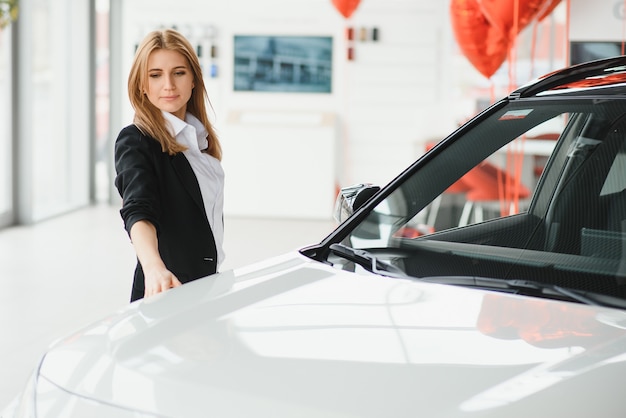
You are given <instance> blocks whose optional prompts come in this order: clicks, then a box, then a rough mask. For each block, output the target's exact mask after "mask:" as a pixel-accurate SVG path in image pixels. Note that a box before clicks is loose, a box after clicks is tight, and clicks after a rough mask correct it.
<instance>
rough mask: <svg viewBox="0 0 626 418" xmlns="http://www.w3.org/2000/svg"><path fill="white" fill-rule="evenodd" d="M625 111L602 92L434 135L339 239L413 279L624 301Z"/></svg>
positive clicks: (498, 114)
mask: <svg viewBox="0 0 626 418" xmlns="http://www.w3.org/2000/svg"><path fill="white" fill-rule="evenodd" d="M625 114H626V103H624V101H619V100H607V98H606V97H603V98H602V100H599V99H597V100H593V99H578V98H567V99H563V98H560V99H558V100H557V99H554V98H539V99H533V100H530V99H528V100H518V101H515V102H512V103H508V104H507V105H506V106H504V107H501V108H500V109H498V110H494V111H492V112H488V113H487V114H486V115H485V116H482V117H481V118H480V119H477V120H476V121H474V122H473V123H471V124H469V125H468V126H466V127H464V128H463V129H460V130H459V131H458V132H457V133H455V134H454V135H452V136H451V137H449V138H447V139H446V140H445V141H442V143H440V144H436V145H435V144H428V145H427V147H428V148H431V147H433V146H434V148H433V149H432V151H431V152H430V154H428V155H426V156H425V157H423V158H421V159H420V160H419V161H418V162H417V163H416V164H415V165H414V166H413V167H411V169H410V170H408V171H407V172H406V173H405V174H403V175H402V176H400V177H399V179H397V181H396V182H394V183H392V184H393V187H394V189H393V190H392V191H391V192H389V189H385V190H383V191H382V192H381V194H382V195H387V197H386V198H385V199H384V200H382V201H380V202H379V203H378V204H377V205H376V206H375V208H373V210H371V211H370V212H369V214H368V215H367V216H366V217H365V218H364V219H363V221H361V222H360V223H358V225H356V226H355V227H354V228H353V229H352V230H351V231H350V232H349V234H348V235H347V236H345V238H344V239H343V240H342V241H341V243H342V244H343V245H344V246H345V247H350V248H352V249H356V250H365V251H364V252H363V253H365V252H366V253H367V254H368V255H371V256H373V257H375V258H376V260H377V261H381V262H384V263H386V264H389V265H392V266H393V267H394V269H396V270H400V271H402V273H403V274H405V275H408V276H412V277H416V278H425V277H430V278H432V277H435V276H474V277H488V278H495V279H505V280H532V281H538V282H541V283H548V284H552V285H557V286H564V287H567V288H570V289H579V290H582V291H592V292H599V293H602V294H605V295H611V296H617V297H620V298H623V297H624V296H625V295H626V292H625V289H626V265H624V262H626V256H624V255H623V253H622V251H623V249H624V248H626V247H624V246H623V243H624V240H625V237H626V235H625V234H626V223H625V221H626V191H625V189H626V134H625V133H626V118H624V115H625ZM329 259H332V260H331V261H332V262H333V264H335V265H339V266H340V267H341V268H344V269H352V270H355V269H358V266H357V267H355V263H354V261H355V260H354V259H352V260H350V259H346V258H345V257H344V258H343V259H342V258H341V257H338V258H333V255H332V254H331V256H330V257H329ZM394 271H395V270H394Z"/></svg>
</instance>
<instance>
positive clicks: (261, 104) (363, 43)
mask: <svg viewBox="0 0 626 418" xmlns="http://www.w3.org/2000/svg"><path fill="white" fill-rule="evenodd" d="M111 4H112V6H111V7H112V26H111V27H112V28H116V30H117V31H118V33H117V34H116V35H114V38H113V39H116V38H117V39H118V42H119V45H112V53H114V50H115V48H119V50H120V51H121V54H120V55H121V57H120V65H119V67H117V69H119V72H118V73H117V74H112V77H113V80H117V83H118V84H119V85H118V86H117V87H116V86H112V89H116V88H117V89H118V91H119V89H123V91H124V93H123V94H121V95H120V97H119V101H120V102H119V103H115V102H112V104H111V111H112V112H118V114H117V115H115V114H114V115H113V118H112V120H113V121H116V122H115V123H117V124H118V125H119V126H112V127H111V131H112V132H117V131H119V128H120V127H121V126H123V125H125V124H127V123H129V121H130V120H131V118H132V110H131V109H130V108H129V105H128V101H127V98H126V92H125V88H126V85H125V82H126V75H127V72H128V68H129V67H130V62H131V60H132V57H133V53H134V48H135V46H136V44H137V43H138V42H139V40H140V39H141V38H142V37H143V36H144V35H145V34H146V33H147V32H149V31H150V30H152V29H155V28H158V27H160V26H167V27H171V26H175V27H176V28H177V29H179V30H181V31H182V32H183V33H185V34H186V35H187V36H188V37H189V38H190V39H191V40H192V42H194V43H195V44H197V45H200V46H201V52H202V57H201V59H202V62H203V64H204V67H205V76H206V83H207V89H208V92H209V96H210V100H211V103H212V105H213V108H214V115H213V117H214V121H215V123H216V126H217V129H218V132H219V133H220V135H221V140H222V142H223V146H224V151H225V153H224V161H223V163H224V167H225V169H226V175H227V183H226V186H227V193H226V213H227V215H242V216H255V215H258V216H287V217H307V218H310V217H329V216H330V213H331V211H332V204H333V201H334V197H335V194H336V189H337V188H338V187H341V186H345V185H349V184H352V183H355V182H372V183H377V184H384V183H386V182H388V181H389V180H391V179H392V178H393V176H394V175H395V174H397V173H398V172H399V171H400V170H401V169H403V168H404V167H405V166H406V165H408V164H409V163H410V162H412V161H414V160H415V159H416V158H417V157H418V156H420V155H421V154H422V153H423V150H424V144H425V142H426V141H428V140H431V139H432V138H441V137H442V136H443V135H445V134H447V133H449V132H450V131H451V130H452V129H453V128H454V127H455V126H456V124H457V122H458V121H459V119H460V118H462V117H463V116H462V115H464V114H466V113H467V103H464V102H463V101H462V100H461V101H458V105H456V106H455V105H453V104H452V103H455V100H454V96H455V95H456V94H457V93H458V92H457V88H456V87H455V85H454V83H450V78H451V77H452V76H453V75H454V74H455V72H456V71H458V69H459V68H463V65H467V64H464V63H463V62H462V60H459V56H458V54H457V53H454V51H455V50H456V46H455V45H454V41H453V39H452V36H451V34H450V31H449V23H448V22H449V21H448V3H447V2H433V1H425V0H416V1H403V0H364V1H361V4H360V5H359V6H358V8H357V9H356V11H355V12H354V13H353V15H352V16H351V17H350V18H349V19H345V18H344V17H343V16H342V15H341V14H340V13H339V12H338V11H337V10H336V9H335V8H334V6H333V4H332V2H331V1H330V0H298V1H294V0H266V1H258V0H231V1H228V2H224V1H217V0H207V1H203V2H197V1H193V0H178V1H176V2H175V3H174V2H171V1H165V0H156V1H155V0H135V1H132V2H130V1H120V0H117V1H115V0H114V1H112V3H111ZM117 9H119V10H118V12H115V10H117ZM116 16H117V17H116ZM116 19H117V20H119V22H116ZM347 27H350V28H352V40H349V39H348V35H347V30H346V28H347ZM238 35H263V36H285V35H286V36H330V37H331V38H332V74H331V76H332V83H331V89H330V92H328V93H301V92H300V93H299V92H265V91H263V92H259V91H235V90H234V87H233V83H234V80H233V72H234V63H233V62H234V56H233V49H234V45H233V40H234V37H235V36H238ZM211 47H212V48H211ZM348 48H352V59H349V57H348ZM211 50H212V51H213V55H214V56H213V57H211V53H210V51H211ZM459 62H460V64H459ZM115 71H116V67H115V66H112V72H113V73H114V72H115ZM212 71H213V76H212V75H211V72H212ZM112 96H113V93H112Z"/></svg>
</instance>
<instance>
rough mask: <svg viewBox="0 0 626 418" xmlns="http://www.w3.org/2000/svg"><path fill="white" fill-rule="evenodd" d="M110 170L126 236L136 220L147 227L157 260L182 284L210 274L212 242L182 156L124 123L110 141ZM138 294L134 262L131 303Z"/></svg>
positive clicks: (214, 264) (138, 269)
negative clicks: (154, 242) (156, 246)
mask: <svg viewBox="0 0 626 418" xmlns="http://www.w3.org/2000/svg"><path fill="white" fill-rule="evenodd" d="M115 170H116V172H117V176H116V178H115V186H116V187H117V190H118V191H119V193H120V196H121V197H122V201H123V204H122V209H121V210H120V214H121V215H122V219H123V220H124V228H125V229H126V231H127V232H128V234H129V235H130V229H131V228H132V226H133V225H134V223H135V222H137V221H139V220H146V221H149V222H150V223H152V224H153V225H154V226H155V227H156V230H157V238H158V242H159V252H160V254H161V258H162V259H163V261H164V263H165V266H166V267H167V268H168V269H169V270H170V271H171V272H172V273H174V274H175V275H176V277H178V279H179V280H180V281H181V282H182V283H186V282H189V281H191V280H195V279H198V278H200V277H204V276H208V275H210V274H213V273H215V272H216V269H217V249H216V246H215V238H214V237H213V231H211V227H210V225H209V221H208V219H207V216H206V211H205V209H204V203H203V201H202V194H201V192H200V186H199V185H198V180H197V179H196V176H195V174H194V172H193V170H192V168H191V165H189V162H188V161H187V158H186V157H185V156H184V154H183V153H182V152H181V153H178V154H176V155H169V154H168V153H167V152H163V151H162V149H161V144H160V143H159V142H158V141H157V140H155V139H154V138H150V137H147V136H145V135H144V134H142V133H141V131H140V130H139V129H138V128H137V127H136V126H135V125H129V126H127V127H125V128H124V129H122V131H121V132H120V134H119V135H118V137H117V140H116V141H115ZM143 295H144V275H143V271H142V269H141V264H140V263H139V261H137V267H136V269H135V275H134V280H133V289H132V293H131V301H133V300H136V299H140V298H142V297H143Z"/></svg>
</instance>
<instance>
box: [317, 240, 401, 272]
mask: <svg viewBox="0 0 626 418" xmlns="http://www.w3.org/2000/svg"><path fill="white" fill-rule="evenodd" d="M329 248H330V251H331V252H332V253H333V254H335V255H337V256H339V257H341V258H345V259H346V260H349V261H352V262H353V263H357V264H358V265H360V266H361V267H363V268H364V269H366V270H367V271H369V272H372V273H375V274H380V275H382V276H389V277H408V276H407V275H406V274H405V273H404V272H403V271H402V270H401V269H399V268H398V267H396V266H394V265H392V264H389V263H387V262H384V261H380V260H379V259H377V258H376V257H375V256H374V255H372V254H371V253H369V252H367V251H365V250H358V249H356V248H352V247H348V246H347V245H343V244H331V245H330V247H329Z"/></svg>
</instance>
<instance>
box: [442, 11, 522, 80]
mask: <svg viewBox="0 0 626 418" xmlns="http://www.w3.org/2000/svg"><path fill="white" fill-rule="evenodd" d="M450 17H451V20H452V29H453V32H454V36H455V38H456V41H457V43H458V44H459V47H460V49H461V52H463V55H465V57H466V58H467V59H468V60H469V61H470V62H471V63H472V65H473V66H474V67H475V68H476V69H477V70H478V71H479V72H480V73H481V74H482V75H484V76H485V77H487V78H490V77H491V76H492V75H493V74H494V73H495V72H496V71H497V70H498V68H500V66H501V65H502V63H503V62H504V60H505V59H506V57H507V54H508V53H509V49H510V47H511V41H510V40H509V37H508V36H507V34H506V33H503V32H502V31H501V30H499V29H497V28H495V27H494V26H493V25H491V24H490V23H489V21H488V20H487V18H486V17H485V15H483V13H482V11H481V10H480V7H479V5H478V0H452V1H451V3H450Z"/></svg>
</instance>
